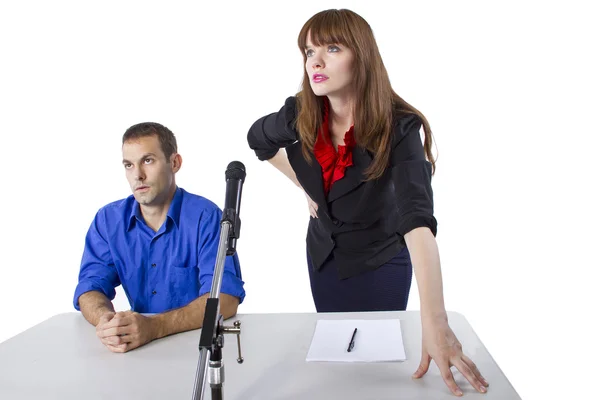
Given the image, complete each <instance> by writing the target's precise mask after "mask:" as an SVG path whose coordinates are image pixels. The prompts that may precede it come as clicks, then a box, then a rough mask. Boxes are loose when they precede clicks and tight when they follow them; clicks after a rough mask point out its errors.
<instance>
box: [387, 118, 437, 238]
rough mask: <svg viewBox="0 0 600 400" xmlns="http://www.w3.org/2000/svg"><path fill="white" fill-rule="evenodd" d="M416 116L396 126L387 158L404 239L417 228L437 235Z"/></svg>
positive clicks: (428, 167)
mask: <svg viewBox="0 0 600 400" xmlns="http://www.w3.org/2000/svg"><path fill="white" fill-rule="evenodd" d="M420 127H421V120H420V119H419V117H418V116H416V115H408V116H405V117H403V118H402V119H401V120H400V121H399V122H398V123H397V124H396V126H395V131H394V140H393V148H392V153H391V157H390V163H391V168H392V179H393V182H394V188H395V192H396V198H397V202H398V203H397V204H398V209H399V211H400V224H399V227H398V233H399V234H401V235H402V236H404V235H405V234H407V233H408V232H410V231H411V230H413V229H415V228H419V227H428V228H429V229H430V230H431V232H432V233H433V235H434V236H435V235H436V234H437V221H436V219H435V217H434V216H433V190H432V188H431V174H432V166H431V163H430V162H429V161H427V160H426V158H425V152H424V150H423V144H422V142H421V135H420V132H419V129H420Z"/></svg>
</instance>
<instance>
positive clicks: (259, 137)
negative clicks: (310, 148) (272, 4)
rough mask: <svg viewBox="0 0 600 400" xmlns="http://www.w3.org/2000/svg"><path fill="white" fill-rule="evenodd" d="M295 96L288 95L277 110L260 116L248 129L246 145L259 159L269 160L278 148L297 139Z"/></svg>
mask: <svg viewBox="0 0 600 400" xmlns="http://www.w3.org/2000/svg"><path fill="white" fill-rule="evenodd" d="M295 120H296V98H295V97H288V98H287V100H286V101H285V104H284V106H283V107H282V108H281V110H279V112H276V113H272V114H269V115H267V116H264V117H262V118H260V119H259V120H258V121H256V122H255V123H254V124H252V126H251V127H250V130H249V131H248V145H249V146H250V148H251V149H252V150H254V152H255V153H256V156H257V157H258V159H259V160H261V161H264V160H270V159H271V158H273V157H274V156H275V154H277V152H278V151H279V149H281V148H283V147H287V146H289V145H291V144H293V143H295V142H296V141H297V140H298V134H297V132H296V129H295Z"/></svg>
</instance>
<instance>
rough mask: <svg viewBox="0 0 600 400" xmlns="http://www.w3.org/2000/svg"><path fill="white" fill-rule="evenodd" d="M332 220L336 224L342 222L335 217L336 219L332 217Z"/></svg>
mask: <svg viewBox="0 0 600 400" xmlns="http://www.w3.org/2000/svg"><path fill="white" fill-rule="evenodd" d="M331 222H332V223H333V224H334V225H339V224H340V221H338V220H337V219H335V218H334V219H332V220H331Z"/></svg>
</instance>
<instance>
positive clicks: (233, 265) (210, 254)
mask: <svg viewBox="0 0 600 400" xmlns="http://www.w3.org/2000/svg"><path fill="white" fill-rule="evenodd" d="M221 215H222V213H221V210H219V209H215V210H211V211H206V212H205V213H204V214H203V215H202V224H201V228H200V229H201V238H200V244H199V246H198V269H199V273H200V291H199V293H198V295H199V296H202V295H203V294H206V293H209V292H210V289H211V286H212V279H213V275H214V272H215V262H216V259H217V253H218V249H219V236H220V230H221V229H220V228H221ZM221 293H225V294H228V295H230V296H234V297H237V298H238V299H239V300H240V304H241V303H242V302H243V301H244V298H245V297H246V292H245V291H244V281H243V280H242V271H241V268H240V261H239V258H238V256H237V254H235V255H233V256H227V257H225V265H224V268H223V280H222V281H221Z"/></svg>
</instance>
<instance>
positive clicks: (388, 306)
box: [306, 247, 412, 312]
mask: <svg viewBox="0 0 600 400" xmlns="http://www.w3.org/2000/svg"><path fill="white" fill-rule="evenodd" d="M306 257H307V259H308V274H309V277H310V287H311V290H312V295H313V300H314V302H315V307H316V308H317V312H353V311H395V310H402V311H403V310H406V304H407V303H408V293H409V292H410V284H411V280H412V264H411V262H410V255H409V253H408V249H407V248H406V247H405V248H404V249H402V250H401V251H400V253H398V254H397V255H396V256H395V257H394V258H392V259H391V260H390V261H388V262H386V263H385V264H383V265H382V266H380V267H379V268H377V269H375V270H373V271H367V272H363V273H361V274H359V275H355V276H353V277H351V278H347V279H341V280H340V279H339V278H338V276H337V269H336V264H335V259H334V258H333V256H330V257H329V258H328V259H327V261H325V264H324V265H323V267H322V268H321V269H320V270H319V271H314V270H313V268H312V261H311V259H310V256H309V255H308V254H307V256H306Z"/></svg>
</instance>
